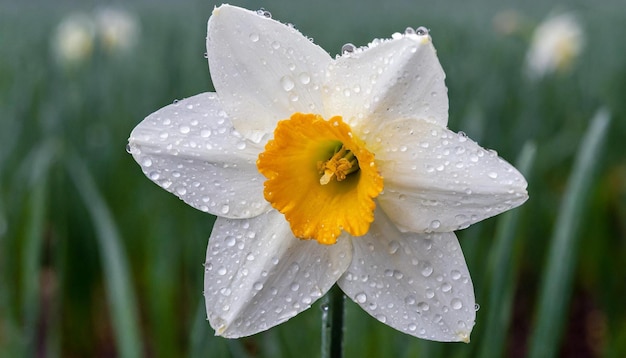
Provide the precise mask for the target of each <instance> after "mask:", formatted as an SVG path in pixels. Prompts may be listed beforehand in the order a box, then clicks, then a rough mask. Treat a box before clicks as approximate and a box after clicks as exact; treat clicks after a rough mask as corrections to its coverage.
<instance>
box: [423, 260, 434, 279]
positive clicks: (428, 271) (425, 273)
mask: <svg viewBox="0 0 626 358" xmlns="http://www.w3.org/2000/svg"><path fill="white" fill-rule="evenodd" d="M432 274H433V267H432V266H431V265H430V264H429V263H427V262H426V263H424V267H422V276H424V277H429V276H430V275H432Z"/></svg>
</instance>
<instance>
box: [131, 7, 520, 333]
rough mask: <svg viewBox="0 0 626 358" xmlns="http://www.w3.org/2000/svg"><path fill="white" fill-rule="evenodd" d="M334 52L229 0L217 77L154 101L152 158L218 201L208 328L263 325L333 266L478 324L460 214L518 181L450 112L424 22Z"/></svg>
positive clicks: (503, 202) (185, 191)
mask: <svg viewBox="0 0 626 358" xmlns="http://www.w3.org/2000/svg"><path fill="white" fill-rule="evenodd" d="M351 49H352V51H351V52H345V53H344V54H343V55H341V56H338V57H337V58H335V59H333V58H331V56H329V54H328V53H327V52H326V51H324V50H323V49H322V48H320V47H318V46H317V45H315V44H314V43H313V42H311V41H310V40H309V39H308V38H306V37H305V36H303V35H302V34H301V33H300V32H298V31H297V30H295V29H294V28H293V26H290V25H284V24H281V23H279V22H277V21H275V20H272V19H271V18H269V17H267V16H264V14H262V13H257V12H253V11H248V10H245V9H241V8H237V7H233V6H229V5H222V6H220V7H218V8H216V9H215V10H214V11H213V15H212V16H211V18H210V19H209V22H208V36H207V53H208V59H209V67H210V71H211V76H212V79H213V84H214V86H215V89H216V92H217V93H203V94H199V95H197V96H194V97H191V98H187V99H185V100H182V101H178V102H176V103H174V104H172V105H169V106H166V107H164V108H162V109H160V110H159V111H157V112H155V113H153V114H151V115H150V116H148V117H147V118H146V119H145V120H144V121H143V122H141V123H140V124H139V125H138V126H137V127H136V128H135V129H134V130H133V132H132V133H131V136H130V139H129V151H130V152H131V153H132V155H133V157H134V158H135V160H136V161H137V162H138V163H139V164H140V165H141V167H142V169H143V171H144V173H145V174H146V175H147V176H148V177H149V178H150V179H152V180H153V181H154V182H156V183H157V184H159V185H160V186H161V187H163V188H164V189H166V190H168V191H170V192H172V193H173V194H175V195H177V196H178V197H179V198H181V199H182V200H184V201H185V202H186V203H188V204H189V205H191V206H193V207H195V208H197V209H199V210H202V211H205V212H208V213H211V214H213V215H216V216H218V218H217V221H216V222H215V226H214V228H213V233H212V234H211V238H210V239H209V245H208V249H207V256H206V263H205V281H204V295H205V299H206V308H207V314H208V319H209V322H210V323H211V326H212V327H213V328H214V329H215V330H216V334H218V335H222V336H225V337H230V338H236V337H241V336H247V335H252V334H255V333H257V332H260V331H263V330H266V329H269V328H271V327H273V326H275V325H277V324H279V323H281V322H284V321H286V320H288V319H289V318H291V317H293V316H295V315H296V314H298V313H299V312H301V311H303V310H305V309H307V308H308V307H310V306H311V304H312V303H313V302H314V301H316V300H317V299H318V298H320V297H322V296H323V295H324V294H325V293H326V292H327V291H328V290H329V289H330V288H331V286H332V285H333V284H335V283H337V284H338V285H339V286H340V287H341V289H342V290H343V291H344V292H345V294H346V295H347V296H349V297H350V298H351V299H352V300H354V301H355V302H356V303H358V304H359V305H360V306H361V307H362V308H363V309H364V310H366V311H367V312H368V313H370V314H371V315H372V316H374V317H376V318H377V319H378V320H379V321H381V322H383V323H385V324H387V325H389V326H391V327H394V328H395V329H397V330H400V331H402V332H405V333H407V334H410V335H413V336H416V337H420V338H425V339H431V340H438V341H466V342H467V341H469V335H470V332H471V330H472V327H473V325H474V319H475V308H474V305H475V302H474V292H473V286H472V281H471V279H470V275H469V272H468V269H467V266H466V264H465V260H464V258H463V254H462V252H461V248H460V246H459V243H458V241H457V238H456V236H455V235H454V233H453V231H454V230H457V229H460V228H465V227H467V226H469V225H470V224H472V223H475V222H477V221H480V220H482V219H485V218H487V217H490V216H493V215H496V214H498V213H501V212H503V211H505V210H508V209H511V208H513V207H516V206H518V205H520V204H522V203H523V202H524V201H525V200H526V199H527V193H526V181H525V180H524V178H523V176H522V175H521V174H520V173H519V172H518V171H517V170H516V169H515V168H513V167H512V166H511V165H510V164H508V163H507V162H505V161H504V160H502V159H501V158H499V157H498V156H497V155H496V154H495V152H493V151H488V150H485V149H483V148H481V147H480V146H479V145H478V144H476V143H475V142H473V141H472V140H470V139H468V138H467V137H466V136H465V135H464V134H462V133H459V134H457V133H454V132H452V131H450V130H448V129H447V128H446V125H447V121H448V98H447V89H446V86H445V84H444V77H445V74H444V72H443V70H442V68H441V65H440V64H439V61H438V59H437V56H436V53H435V48H434V47H433V45H432V42H431V37H430V36H429V34H428V31H427V30H425V29H424V28H419V29H418V30H417V31H414V30H411V31H407V32H405V33H404V34H394V35H393V37H392V39H388V40H375V41H374V42H372V43H371V44H369V45H368V46H367V47H364V48H358V49H355V48H351Z"/></svg>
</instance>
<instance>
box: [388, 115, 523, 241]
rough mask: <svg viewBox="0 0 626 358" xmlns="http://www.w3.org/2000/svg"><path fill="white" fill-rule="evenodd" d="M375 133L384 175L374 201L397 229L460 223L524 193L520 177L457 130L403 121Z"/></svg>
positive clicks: (508, 205)
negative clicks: (383, 182) (383, 185)
mask: <svg viewBox="0 0 626 358" xmlns="http://www.w3.org/2000/svg"><path fill="white" fill-rule="evenodd" d="M377 135H378V136H379V138H380V143H378V144H377V147H379V149H378V150H377V151H376V158H377V159H378V168H379V170H380V171H381V173H382V175H383V177H384V178H385V190H384V193H382V194H381V195H380V196H379V197H378V203H379V204H380V206H381V207H382V208H383V209H384V210H385V212H386V213H387V215H388V216H389V217H390V218H391V219H392V220H393V221H394V222H395V223H396V224H397V225H398V227H399V228H400V229H401V230H406V231H413V232H428V231H442V232H443V231H453V230H457V229H461V228H465V227H467V226H469V225H470V224H473V223H475V222H477V221H480V220H483V219H485V218H488V217H491V216H494V215H497V214H499V213H501V212H503V211H506V210H509V209H512V208H514V207H517V206H519V205H521V204H522V203H523V202H524V201H526V199H527V198H528V194H527V192H526V186H527V184H526V180H525V179H524V177H523V176H522V175H521V174H520V173H519V172H518V171H517V170H516V169H515V168H514V167H513V166H512V165H510V164H509V163H507V162H506V161H504V160H503V159H502V158H500V157H498V155H497V154H496V153H495V152H494V151H488V150H485V149H483V148H481V147H480V146H479V145H478V144H476V142H474V141H472V140H471V139H469V138H467V136H465V135H464V134H463V133H460V134H457V133H454V132H452V131H450V130H448V129H446V128H441V127H439V126H436V125H433V124H430V123H426V122H423V121H414V120H413V121H411V120H406V121H402V122H396V123H394V124H390V125H389V126H388V127H387V128H385V129H384V130H383V131H381V132H379V133H378V134H377Z"/></svg>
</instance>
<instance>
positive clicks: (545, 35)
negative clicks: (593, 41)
mask: <svg viewBox="0 0 626 358" xmlns="http://www.w3.org/2000/svg"><path fill="white" fill-rule="evenodd" d="M584 45H585V34H584V31H583V29H582V26H581V24H580V22H579V21H578V19H577V18H576V16H574V15H573V14H571V13H564V14H560V15H556V16H552V17H549V18H548V19H546V20H544V22H542V23H541V24H540V25H539V26H538V27H537V28H536V29H535V32H534V34H533V38H532V43H531V45H530V48H529V50H528V53H527V54H526V71H527V75H528V76H529V77H530V78H534V79H538V78H541V77H543V76H544V75H546V74H549V73H552V72H565V71H567V70H569V69H570V68H571V66H572V64H573V62H574V60H575V59H576V58H577V57H578V55H580V53H581V52H582V50H583V47H584Z"/></svg>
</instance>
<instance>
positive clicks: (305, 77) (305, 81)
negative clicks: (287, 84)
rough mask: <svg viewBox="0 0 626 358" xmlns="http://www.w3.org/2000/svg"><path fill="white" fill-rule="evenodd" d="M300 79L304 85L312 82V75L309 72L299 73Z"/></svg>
mask: <svg viewBox="0 0 626 358" xmlns="http://www.w3.org/2000/svg"><path fill="white" fill-rule="evenodd" d="M298 80H300V83H302V84H303V85H308V84H309V83H310V82H311V75H309V74H308V73H307V72H302V73H300V74H299V75H298Z"/></svg>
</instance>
